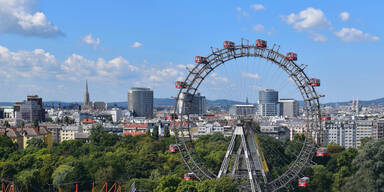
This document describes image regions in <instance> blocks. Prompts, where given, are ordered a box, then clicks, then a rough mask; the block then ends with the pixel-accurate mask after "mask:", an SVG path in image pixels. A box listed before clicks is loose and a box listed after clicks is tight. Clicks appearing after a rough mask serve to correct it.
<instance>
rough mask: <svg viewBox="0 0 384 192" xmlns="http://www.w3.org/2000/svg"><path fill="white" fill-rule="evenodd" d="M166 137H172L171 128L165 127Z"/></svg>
mask: <svg viewBox="0 0 384 192" xmlns="http://www.w3.org/2000/svg"><path fill="white" fill-rule="evenodd" d="M164 137H170V133H169V127H168V126H165V127H164Z"/></svg>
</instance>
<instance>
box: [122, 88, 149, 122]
mask: <svg viewBox="0 0 384 192" xmlns="http://www.w3.org/2000/svg"><path fill="white" fill-rule="evenodd" d="M128 110H129V111H130V112H131V113H133V115H134V116H135V117H146V118H152V117H153V91H152V90H151V89H150V88H138V87H134V88H132V89H131V90H129V91H128Z"/></svg>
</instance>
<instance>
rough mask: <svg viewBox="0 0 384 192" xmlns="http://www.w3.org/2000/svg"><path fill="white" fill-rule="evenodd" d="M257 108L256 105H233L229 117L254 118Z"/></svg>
mask: <svg viewBox="0 0 384 192" xmlns="http://www.w3.org/2000/svg"><path fill="white" fill-rule="evenodd" d="M256 111H257V110H256V107H255V106H254V105H233V106H231V107H230V108H229V115H231V116H253V115H255V114H256Z"/></svg>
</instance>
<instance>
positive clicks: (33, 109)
mask: <svg viewBox="0 0 384 192" xmlns="http://www.w3.org/2000/svg"><path fill="white" fill-rule="evenodd" d="M13 108H14V118H15V119H16V121H27V122H32V121H35V120H36V121H40V122H41V121H45V109H44V107H43V101H42V98H40V97H39V96H37V95H28V96H27V100H26V101H23V102H17V103H16V104H14V106H13Z"/></svg>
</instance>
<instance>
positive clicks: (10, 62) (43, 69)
mask: <svg viewBox="0 0 384 192" xmlns="http://www.w3.org/2000/svg"><path fill="white" fill-rule="evenodd" d="M57 66H58V65H57V60H56V58H55V56H53V55H52V54H50V53H48V52H46V51H45V50H43V49H35V50H33V51H18V52H12V51H10V50H9V49H8V48H6V47H3V46H0V71H3V72H4V73H3V76H1V77H3V78H5V79H12V78H18V77H21V78H35V77H38V78H47V77H48V76H50V75H51V74H52V73H51V71H52V69H54V68H56V67H57ZM1 77H0V78H1Z"/></svg>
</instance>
